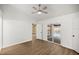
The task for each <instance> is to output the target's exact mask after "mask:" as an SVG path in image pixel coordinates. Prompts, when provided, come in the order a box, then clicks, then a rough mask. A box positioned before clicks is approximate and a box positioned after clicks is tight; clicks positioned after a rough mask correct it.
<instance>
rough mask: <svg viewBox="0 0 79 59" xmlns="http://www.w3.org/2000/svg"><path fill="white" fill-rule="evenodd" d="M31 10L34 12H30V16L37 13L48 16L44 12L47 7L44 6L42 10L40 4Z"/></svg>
mask: <svg viewBox="0 0 79 59" xmlns="http://www.w3.org/2000/svg"><path fill="white" fill-rule="evenodd" d="M32 8H33V9H34V10H35V12H32V14H35V13H37V14H42V13H44V14H48V12H46V11H45V10H46V9H47V6H44V7H43V8H42V7H41V4H38V7H32Z"/></svg>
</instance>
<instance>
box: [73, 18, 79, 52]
mask: <svg viewBox="0 0 79 59" xmlns="http://www.w3.org/2000/svg"><path fill="white" fill-rule="evenodd" d="M72 48H73V49H74V50H76V51H77V52H79V20H78V19H74V20H73V21H72Z"/></svg>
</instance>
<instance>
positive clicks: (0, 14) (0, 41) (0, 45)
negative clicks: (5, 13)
mask: <svg viewBox="0 0 79 59" xmlns="http://www.w3.org/2000/svg"><path fill="white" fill-rule="evenodd" d="M1 47H2V13H1V10H0V48H1Z"/></svg>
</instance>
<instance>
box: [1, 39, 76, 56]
mask: <svg viewBox="0 0 79 59" xmlns="http://www.w3.org/2000/svg"><path fill="white" fill-rule="evenodd" d="M0 54H1V55H78V53H77V52H76V51H74V50H72V49H68V48H65V47H63V46H61V45H59V44H56V43H51V42H48V41H44V40H39V39H36V40H33V41H29V42H25V43H21V44H17V45H14V46H10V47H7V48H3V49H2V51H1V52H0Z"/></svg>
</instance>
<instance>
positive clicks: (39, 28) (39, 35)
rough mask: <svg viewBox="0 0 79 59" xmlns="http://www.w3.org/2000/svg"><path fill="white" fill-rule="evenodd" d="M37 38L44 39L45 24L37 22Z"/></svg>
mask: <svg viewBox="0 0 79 59" xmlns="http://www.w3.org/2000/svg"><path fill="white" fill-rule="evenodd" d="M36 28H37V33H36V34H37V39H43V25H42V24H37V27H36Z"/></svg>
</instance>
